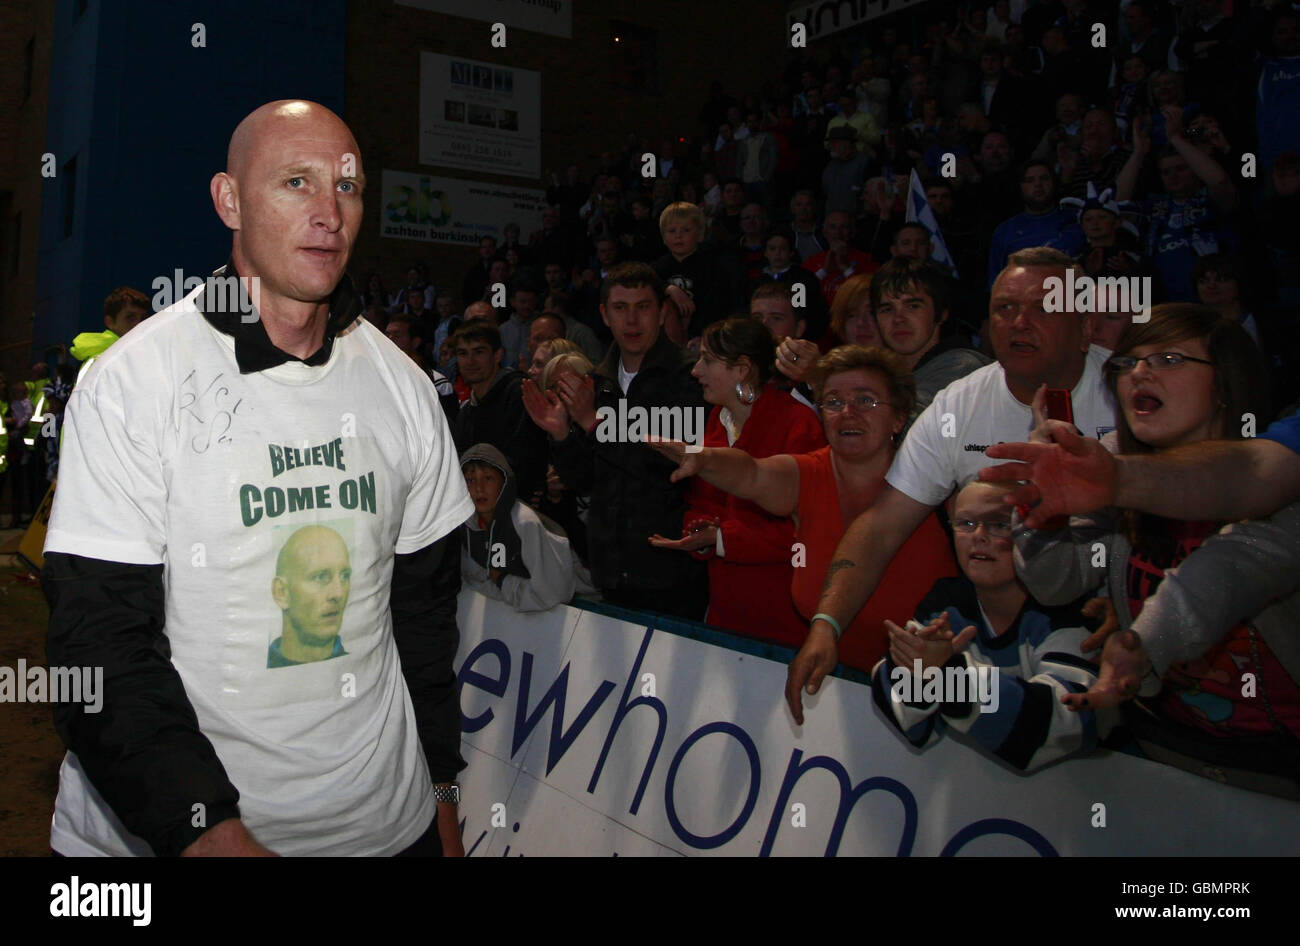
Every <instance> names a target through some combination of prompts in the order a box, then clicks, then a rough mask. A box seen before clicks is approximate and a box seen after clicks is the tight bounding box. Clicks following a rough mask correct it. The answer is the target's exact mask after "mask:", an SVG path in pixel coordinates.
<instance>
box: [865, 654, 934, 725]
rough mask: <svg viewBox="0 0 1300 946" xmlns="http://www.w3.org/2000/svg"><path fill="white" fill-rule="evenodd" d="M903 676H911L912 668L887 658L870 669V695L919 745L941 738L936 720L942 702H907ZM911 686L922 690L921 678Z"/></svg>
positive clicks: (889, 717)
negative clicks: (901, 666) (899, 665)
mask: <svg viewBox="0 0 1300 946" xmlns="http://www.w3.org/2000/svg"><path fill="white" fill-rule="evenodd" d="M904 675H911V669H910V668H899V667H898V666H897V665H896V664H895V663H894V661H893V659H892V658H891V657H890V656H889V655H888V654H886V655H885V657H884V658H883V659H882V660H881V661H880V662H879V663H877V664H876V665H875V666H874V667H873V668H872V669H871V696H872V699H874V700H875V702H876V706H877V707H879V709H880V712H881V713H882V714H883V715H884V717H885V718H886V719H887V720H889V721H890V722H891V723H893V724H894V728H895V729H897V730H898V731H899V732H901V733H902V734H903V737H904V738H905V739H906V740H907V741H908V742H910V743H911V744H912V745H914V746H916V747H917V748H921V747H923V746H925V745H927V744H928V743H930V742H931V741H933V740H934V739H936V738H938V736H937V733H936V727H935V721H936V718H937V715H938V712H939V704H938V703H933V702H927V701H925V700H916V701H908V700H906V699H905V696H906V695H907V689H906V681H905V680H904ZM912 687H913V689H914V692H913V695H915V690H919V689H920V687H921V681H920V680H915V679H914V680H913V681H912Z"/></svg>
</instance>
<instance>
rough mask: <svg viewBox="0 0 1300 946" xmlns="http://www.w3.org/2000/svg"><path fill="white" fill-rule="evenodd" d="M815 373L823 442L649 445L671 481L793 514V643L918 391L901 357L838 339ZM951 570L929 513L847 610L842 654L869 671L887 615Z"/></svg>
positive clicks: (910, 609) (945, 544)
mask: <svg viewBox="0 0 1300 946" xmlns="http://www.w3.org/2000/svg"><path fill="white" fill-rule="evenodd" d="M813 381H814V388H815V390H816V392H817V399H818V403H819V404H820V405H821V408H822V422H823V423H824V425H825V431H826V437H827V440H828V445H827V446H825V447H822V448H821V449H818V450H813V451H810V452H807V453H792V454H790V455H776V456H769V457H767V458H759V457H758V456H757V455H755V456H750V455H749V454H747V453H745V452H744V451H742V450H727V449H718V448H717V447H713V446H709V447H706V448H705V449H704V450H701V451H700V452H698V453H686V452H684V450H683V449H682V448H683V444H681V443H662V444H657V445H655V449H656V450H658V451H659V452H660V453H662V454H663V455H664V456H666V457H668V458H669V459H670V460H673V461H675V462H676V463H678V464H679V466H678V469H677V470H676V472H674V473H673V474H672V477H671V479H672V482H674V483H676V482H677V481H679V480H681V479H683V478H685V477H687V476H693V477H695V478H696V479H695V480H694V481H693V482H701V481H704V482H708V483H710V484H713V485H714V486H715V487H717V488H718V489H722V490H726V491H727V493H728V494H729V495H733V496H743V497H746V499H747V500H749V502H744V505H746V506H749V505H750V502H752V503H754V504H756V505H757V506H758V507H759V508H761V509H764V510H766V511H767V512H768V513H769V514H771V515H773V516H791V517H793V520H794V525H795V529H796V530H797V532H796V536H795V538H796V541H798V542H799V543H800V545H801V546H802V548H803V549H804V550H805V551H806V555H805V557H804V561H803V562H801V563H800V564H802V565H803V567H802V568H799V567H796V568H794V569H793V580H792V584H791V587H790V593H791V594H792V595H793V598H794V602H795V606H796V607H797V608H798V609H799V611H800V613H802V614H803V616H804V618H805V620H804V622H803V626H802V627H801V628H800V630H799V632H798V633H797V634H795V635H793V636H792V641H793V645H794V646H799V645H800V644H802V643H803V639H804V638H805V637H806V636H807V626H808V621H809V620H811V619H812V617H813V612H815V611H816V610H817V602H818V600H819V598H820V596H821V590H822V586H823V582H824V580H825V578H826V573H827V571H828V570H829V568H830V565H831V559H832V558H833V556H834V553H835V548H836V546H837V545H838V544H839V541H840V539H841V538H843V536H844V530H845V529H846V528H847V527H848V525H849V523H851V522H853V521H854V520H855V519H857V517H858V516H859V515H861V514H862V513H863V512H865V511H866V510H867V509H868V508H870V507H871V505H872V503H874V502H875V501H876V499H877V498H878V497H879V495H880V492H881V490H883V489H884V487H885V471H886V470H888V469H889V465H890V463H891V462H892V461H893V459H894V451H895V449H896V447H897V441H898V439H899V437H900V436H901V433H902V430H903V426H904V425H905V424H906V423H907V418H908V416H909V415H910V414H911V411H912V404H913V401H914V400H915V398H916V388H915V385H914V384H913V383H912V376H911V373H910V372H909V371H908V370H907V365H906V364H904V363H903V361H902V359H901V358H899V356H898V355H896V354H894V353H893V352H891V351H886V350H885V349H883V348H862V347H860V346H858V345H841V346H840V347H839V348H836V349H835V350H833V351H832V352H831V353H830V354H828V355H827V356H826V357H824V358H823V359H821V361H819V362H818V363H817V368H816V370H815V371H814V373H813ZM765 396H766V395H765ZM752 422H753V421H752V418H751V423H752ZM706 442H707V441H706ZM956 574H957V565H956V562H955V561H954V560H953V556H952V546H951V544H950V543H949V541H948V537H947V536H946V535H945V534H944V531H943V527H942V526H940V525H939V520H938V518H937V517H936V516H935V515H934V514H931V515H930V516H928V517H927V518H926V520H925V522H923V523H921V525H920V526H918V527H917V529H916V531H915V532H913V533H912V535H911V537H910V538H909V539H908V540H907V541H906V542H905V543H904V544H903V547H902V548H901V549H899V550H898V553H897V554H896V555H895V556H894V559H893V561H891V562H890V563H889V568H888V569H887V570H886V571H885V574H884V577H883V578H881V580H880V585H879V586H878V588H877V590H876V593H875V594H873V595H872V596H871V598H870V599H869V600H868V601H867V603H866V604H864V605H863V606H862V609H861V610H860V611H859V612H858V614H857V616H856V617H855V618H854V619H853V623H852V624H851V625H850V626H849V628H848V633H847V634H845V636H844V639H843V640H842V641H841V644H840V661H841V662H842V663H844V664H846V665H848V666H850V667H856V668H857V669H859V670H864V671H867V672H870V670H871V668H872V667H873V666H874V665H875V663H876V662H877V661H878V660H880V658H881V657H883V656H884V655H885V653H886V651H887V649H888V647H889V635H888V632H887V631H886V629H885V624H884V622H885V620H886V619H889V620H897V619H896V618H894V617H892V615H895V614H902V615H906V614H912V613H914V612H915V611H916V607H917V605H918V604H920V602H921V599H922V598H924V597H925V595H926V593H927V592H928V591H929V590H930V586H931V585H933V584H934V582H935V580H936V579H938V578H947V577H950V576H952V575H956ZM747 593H749V594H760V593H765V589H757V588H752V589H747Z"/></svg>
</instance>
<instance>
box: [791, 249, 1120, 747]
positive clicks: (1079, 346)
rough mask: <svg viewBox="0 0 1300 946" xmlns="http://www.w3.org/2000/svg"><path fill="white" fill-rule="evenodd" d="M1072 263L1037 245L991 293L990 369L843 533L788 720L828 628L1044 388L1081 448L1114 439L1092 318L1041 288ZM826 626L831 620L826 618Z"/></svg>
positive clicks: (1027, 424)
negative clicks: (1064, 308)
mask: <svg viewBox="0 0 1300 946" xmlns="http://www.w3.org/2000/svg"><path fill="white" fill-rule="evenodd" d="M1073 267H1074V263H1073V262H1072V261H1071V260H1070V258H1069V257H1068V256H1066V255H1065V254H1064V253H1062V252H1060V251H1059V250H1054V249H1050V248H1048V247H1045V246H1041V247H1033V248H1031V249H1027V250H1018V251H1017V252H1015V253H1012V254H1011V256H1010V258H1009V259H1008V262H1007V267H1006V269H1004V270H1003V271H1002V272H1001V274H999V276H998V277H997V279H996V280H995V281H994V284H993V294H992V298H991V299H990V302H989V332H990V336H991V338H992V341H993V352H994V354H995V355H996V356H997V361H996V362H994V363H993V364H990V365H986V366H985V367H983V368H980V369H978V370H976V371H973V372H971V373H970V374H968V375H966V376H965V377H964V378H961V379H959V380H957V381H954V382H953V383H952V384H950V385H948V386H947V387H946V388H944V389H943V390H942V391H940V392H939V393H938V394H937V395H935V398H934V400H933V401H932V402H931V404H930V406H929V407H927V408H926V409H925V410H924V411H922V412H921V415H920V416H919V417H917V419H916V421H915V423H913V424H912V426H911V427H910V428H909V429H908V432H907V437H906V438H905V439H904V440H903V444H902V446H901V447H900V448H899V450H898V453H897V455H896V456H895V457H894V460H893V463H892V464H891V466H890V468H889V472H888V473H887V474H886V476H885V480H886V486H885V488H884V490H883V491H882V492H881V494H880V496H879V497H878V498H877V499H876V501H875V503H874V504H873V505H872V506H871V508H870V509H868V510H866V511H865V512H864V513H862V514H861V515H860V516H859V517H858V518H857V519H856V520H855V521H854V522H853V524H852V525H850V526H849V528H848V530H847V531H846V532H845V534H844V538H843V539H842V540H841V541H840V545H839V548H838V549H836V552H835V558H834V561H835V562H836V564H837V565H838V566H839V567H838V568H837V569H836V570H835V571H834V572H833V573H829V574H828V575H827V578H826V589H825V591H823V592H822V596H821V601H820V602H819V603H818V607H817V614H818V615H819V616H823V617H822V619H820V620H814V621H813V623H812V625H811V626H810V628H809V633H808V638H807V639H806V640H805V642H804V645H803V647H802V648H801V649H800V651H799V653H798V654H797V655H796V656H795V659H794V661H793V662H791V664H790V670H789V674H788V676H787V681H786V690H785V696H786V700H787V702H788V703H789V705H790V710H791V713H792V714H793V716H794V718H795V721H796V722H798V723H802V721H803V703H802V696H801V694H803V693H809V694H811V693H816V692H817V690H818V689H819V688H820V685H821V681H822V679H823V678H824V677H825V676H826V674H827V673H829V672H830V671H831V670H833V669H834V667H835V664H836V661H837V654H838V652H839V649H840V646H841V645H840V642H839V636H840V634H839V632H837V631H836V626H837V625H838V626H839V627H848V626H849V625H850V623H851V622H852V620H853V615H854V614H856V613H857V611H858V610H859V609H861V607H862V606H863V604H864V603H865V602H866V601H867V600H868V599H869V598H870V597H871V594H872V592H874V591H875V590H876V588H877V587H878V585H879V584H880V581H881V578H882V576H883V575H884V574H885V570H886V569H887V568H888V567H889V563H890V561H891V560H892V559H893V557H894V555H895V554H896V553H897V551H898V550H899V549H900V548H901V547H902V545H903V543H904V542H905V541H906V540H907V537H908V536H909V535H911V534H912V532H913V531H914V530H915V529H916V527H917V526H918V525H919V524H920V523H921V522H922V521H924V520H925V518H926V517H927V516H929V515H930V514H931V512H933V511H934V509H935V508H937V507H938V506H939V504H940V503H942V502H944V500H946V499H947V498H948V495H949V494H950V493H951V492H952V491H953V489H954V488H955V487H956V486H957V485H958V484H961V483H965V482H968V481H969V480H970V479H972V478H973V477H974V476H975V475H976V474H977V473H978V472H979V470H980V469H981V468H982V467H985V466H988V465H989V464H990V463H991V462H992V460H990V459H986V458H985V456H984V451H985V450H987V449H988V448H989V447H990V446H992V445H995V444H998V443H1003V442H1008V441H1009V442H1019V441H1023V440H1025V439H1027V438H1028V435H1029V432H1030V430H1032V429H1033V427H1034V419H1033V415H1032V413H1031V411H1030V403H1031V402H1032V401H1033V399H1034V394H1035V392H1036V391H1038V390H1039V389H1040V388H1041V387H1042V386H1043V385H1046V386H1047V387H1049V388H1058V389H1061V388H1063V389H1065V390H1067V391H1069V392H1070V395H1071V401H1072V406H1073V411H1074V423H1075V424H1076V425H1077V427H1078V428H1079V430H1080V431H1081V432H1082V433H1083V434H1084V435H1085V436H1088V437H1100V436H1101V435H1102V434H1104V433H1106V432H1107V431H1109V430H1111V429H1113V428H1114V425H1115V419H1114V418H1115V407H1114V400H1113V399H1112V397H1111V395H1110V393H1109V392H1108V391H1107V389H1106V386H1105V381H1104V378H1103V372H1102V363H1103V362H1104V361H1105V359H1106V356H1107V355H1108V354H1109V353H1108V352H1107V351H1106V350H1105V349H1102V348H1098V347H1097V346H1095V345H1090V344H1089V339H1090V335H1091V324H1092V319H1091V316H1090V315H1088V314H1085V313H1078V312H1047V311H1045V308H1044V305H1043V299H1044V297H1045V295H1046V294H1047V288H1046V285H1047V284H1046V280H1048V279H1050V278H1052V277H1056V278H1058V279H1064V278H1065V277H1066V275H1067V273H1066V271H1067V270H1068V269H1070V268H1073ZM825 617H829V618H830V619H831V620H830V621H827V620H825V619H824V618H825Z"/></svg>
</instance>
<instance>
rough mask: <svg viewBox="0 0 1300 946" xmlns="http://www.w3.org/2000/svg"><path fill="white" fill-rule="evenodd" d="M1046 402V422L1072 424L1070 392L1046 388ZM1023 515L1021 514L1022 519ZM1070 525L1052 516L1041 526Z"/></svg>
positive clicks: (1047, 527) (1067, 520)
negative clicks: (1055, 421) (1057, 421)
mask: <svg viewBox="0 0 1300 946" xmlns="http://www.w3.org/2000/svg"><path fill="white" fill-rule="evenodd" d="M1044 393H1045V394H1046V395H1047V402H1046V404H1045V405H1044V409H1045V411H1046V413H1047V419H1048V420H1063V421H1065V422H1066V423H1067V424H1073V423H1074V405H1073V404H1072V403H1071V401H1070V392H1069V391H1067V390H1066V389H1065V388H1048V389H1047V391H1046V392H1044ZM1023 515H1024V513H1023V512H1022V513H1021V516H1022V517H1023ZM1069 524H1070V517H1069V516H1053V517H1052V518H1051V519H1049V520H1047V521H1046V522H1044V523H1043V525H1042V526H1041V528H1042V529H1044V530H1055V529H1064V528H1065V527H1066V526H1068V525H1069Z"/></svg>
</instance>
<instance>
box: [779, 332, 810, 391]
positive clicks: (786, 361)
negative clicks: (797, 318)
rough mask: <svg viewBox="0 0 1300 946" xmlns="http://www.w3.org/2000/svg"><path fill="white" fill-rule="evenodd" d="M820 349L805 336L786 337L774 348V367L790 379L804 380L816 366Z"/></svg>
mask: <svg viewBox="0 0 1300 946" xmlns="http://www.w3.org/2000/svg"><path fill="white" fill-rule="evenodd" d="M820 357H821V350H820V349H819V348H818V347H817V343H816V342H810V341H808V339H806V338H786V339H784V340H782V342H781V344H780V345H778V346H777V349H776V369H777V370H778V371H780V372H781V374H783V375H785V376H786V377H787V378H789V379H790V380H791V381H806V380H807V379H808V376H809V375H810V374H812V370H813V368H815V367H816V366H817V360H818V359H819V358H820Z"/></svg>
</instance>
